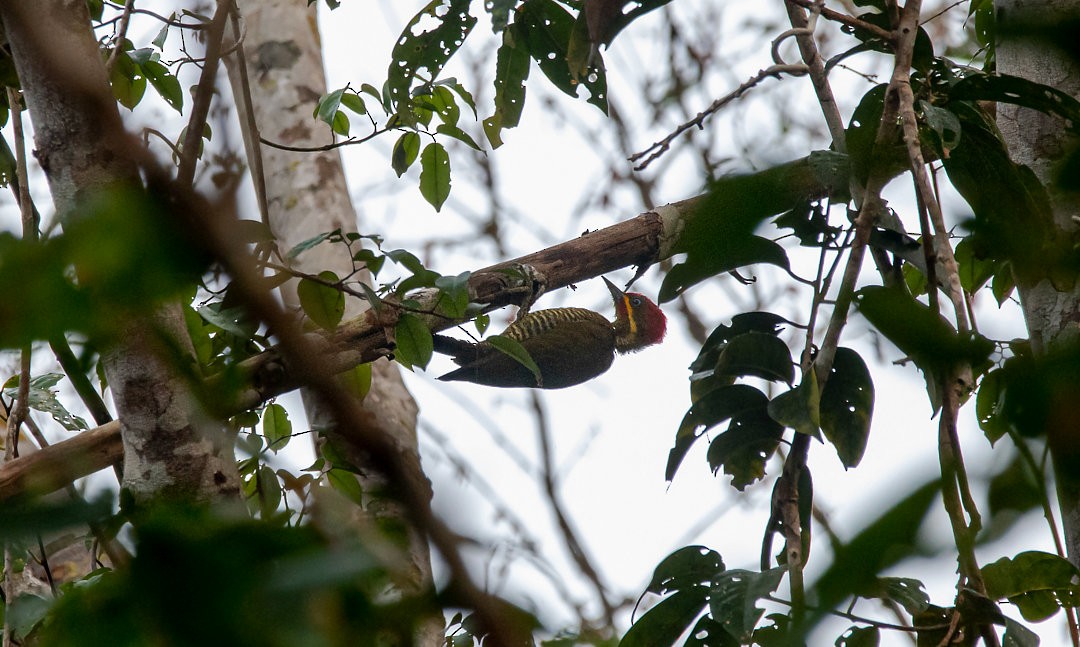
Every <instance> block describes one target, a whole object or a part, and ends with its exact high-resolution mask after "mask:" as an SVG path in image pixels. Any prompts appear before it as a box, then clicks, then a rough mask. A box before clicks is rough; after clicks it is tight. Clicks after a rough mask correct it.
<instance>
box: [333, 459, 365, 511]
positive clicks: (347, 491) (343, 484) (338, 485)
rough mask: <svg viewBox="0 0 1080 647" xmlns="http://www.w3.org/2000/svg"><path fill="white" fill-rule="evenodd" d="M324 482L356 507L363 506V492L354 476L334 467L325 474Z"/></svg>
mask: <svg viewBox="0 0 1080 647" xmlns="http://www.w3.org/2000/svg"><path fill="white" fill-rule="evenodd" d="M326 480H327V481H328V482H329V483H330V487H332V488H334V489H335V490H337V491H338V492H341V493H342V494H344V495H345V498H346V499H348V500H350V501H352V502H353V503H355V504H356V505H364V504H365V502H364V490H363V488H361V487H360V482H359V481H357V480H356V476H355V475H354V474H353V473H352V472H350V471H348V470H345V469H341V468H338V467H335V468H333V469H331V470H330V471H328V472H327V473H326Z"/></svg>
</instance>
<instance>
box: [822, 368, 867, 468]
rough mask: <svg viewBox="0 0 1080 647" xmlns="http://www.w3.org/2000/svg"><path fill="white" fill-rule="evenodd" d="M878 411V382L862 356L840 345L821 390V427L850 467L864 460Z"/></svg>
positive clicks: (841, 458) (842, 459)
mask: <svg viewBox="0 0 1080 647" xmlns="http://www.w3.org/2000/svg"><path fill="white" fill-rule="evenodd" d="M873 414H874V382H873V380H872V379H871V377H870V371H869V369H867V367H866V362H864V361H863V359H862V357H861V356H860V355H859V354H858V353H857V352H855V351H853V350H851V349H850V348H844V347H840V348H837V349H836V357H835V359H834V360H833V366H832V371H830V373H829V379H828V381H826V382H825V389H824V390H823V391H822V393H821V430H822V431H823V432H824V433H825V438H827V439H828V441H829V442H830V443H832V445H833V447H835V448H836V454H837V455H838V456H839V457H840V461H841V462H842V463H843V464H844V467H846V468H852V467H855V466H856V465H858V464H859V461H861V460H862V456H863V452H864V451H866V443H867V440H868V438H869V437H870V420H871V418H872V417H873Z"/></svg>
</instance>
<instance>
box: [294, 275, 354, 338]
mask: <svg viewBox="0 0 1080 647" xmlns="http://www.w3.org/2000/svg"><path fill="white" fill-rule="evenodd" d="M318 278H319V281H314V280H312V279H306V278H305V279H300V283H299V284H298V285H297V286H296V296H297V298H298V299H299V300H300V307H301V308H302V309H303V310H304V314H306V315H307V316H308V317H309V318H310V319H311V320H312V321H313V322H315V324H316V325H318V326H319V327H321V328H324V329H326V330H333V329H334V328H337V325H338V324H339V323H341V318H342V317H343V316H344V315H345V293H344V292H342V291H341V290H340V289H338V288H337V287H336V285H337V283H338V281H339V279H338V276H337V274H334V273H333V272H331V271H329V270H326V271H323V272H319V277H318Z"/></svg>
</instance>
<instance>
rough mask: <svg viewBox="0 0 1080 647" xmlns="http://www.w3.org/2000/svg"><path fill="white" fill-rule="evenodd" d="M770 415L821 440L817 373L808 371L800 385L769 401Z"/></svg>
mask: <svg viewBox="0 0 1080 647" xmlns="http://www.w3.org/2000/svg"><path fill="white" fill-rule="evenodd" d="M768 411H769V417H770V418H772V419H773V420H775V421H776V422H778V423H780V424H781V425H784V426H785V427H791V428H792V429H794V430H795V431H797V432H799V433H800V434H806V435H807V436H813V437H814V438H817V439H818V440H821V432H820V431H819V430H818V427H820V426H821V393H820V391H819V390H818V382H817V374H816V373H815V372H814V371H812V370H811V371H808V372H807V373H805V374H804V375H803V381H802V382H801V383H800V384H799V386H797V387H795V388H793V389H791V390H789V391H785V392H783V393H781V394H780V395H777V396H776V397H774V398H773V399H772V401H771V402H769V407H768Z"/></svg>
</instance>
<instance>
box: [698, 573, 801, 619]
mask: <svg viewBox="0 0 1080 647" xmlns="http://www.w3.org/2000/svg"><path fill="white" fill-rule="evenodd" d="M786 570H787V569H784V568H773V569H770V570H767V571H765V572H763V573H756V572H754V571H747V570H741V569H732V570H728V571H724V572H723V573H721V574H719V575H718V576H717V578H716V580H715V582H714V583H713V586H712V589H711V590H710V591H709V612H710V614H711V615H712V617H713V619H714V620H716V621H718V622H720V623H722V624H723V625H724V628H725V629H727V630H728V631H729V632H731V633H732V634H733V635H735V636H745V635H749V633H750V632H751V631H753V629H754V627H755V626H757V623H758V620H760V619H761V615H762V614H763V613H764V610H763V609H760V608H758V606H757V602H758V600H760V599H761V598H763V597H765V596H767V595H769V594H770V593H772V592H773V591H775V590H776V587H778V586H779V585H780V580H782V579H783V577H784V573H785V572H786Z"/></svg>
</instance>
